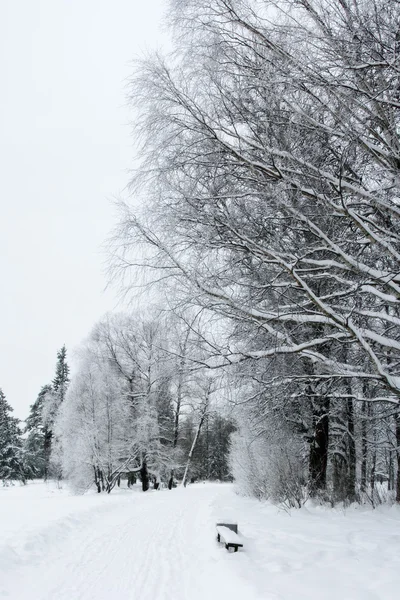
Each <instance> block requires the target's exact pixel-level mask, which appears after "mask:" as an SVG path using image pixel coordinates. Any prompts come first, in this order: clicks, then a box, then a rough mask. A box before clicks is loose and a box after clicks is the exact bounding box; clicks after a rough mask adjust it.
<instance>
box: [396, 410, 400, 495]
mask: <svg viewBox="0 0 400 600" xmlns="http://www.w3.org/2000/svg"><path fill="white" fill-rule="evenodd" d="M396 455H397V479H396V502H400V413H397V415H396Z"/></svg>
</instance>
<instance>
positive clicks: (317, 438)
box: [309, 398, 329, 496]
mask: <svg viewBox="0 0 400 600" xmlns="http://www.w3.org/2000/svg"><path fill="white" fill-rule="evenodd" d="M312 406H313V432H314V434H313V437H312V440H311V444H310V457H309V478H310V480H309V481H310V493H311V495H312V496H314V495H316V494H318V492H320V491H322V490H324V489H325V488H326V468H327V464H328V444H329V399H327V398H314V399H313V402H312Z"/></svg>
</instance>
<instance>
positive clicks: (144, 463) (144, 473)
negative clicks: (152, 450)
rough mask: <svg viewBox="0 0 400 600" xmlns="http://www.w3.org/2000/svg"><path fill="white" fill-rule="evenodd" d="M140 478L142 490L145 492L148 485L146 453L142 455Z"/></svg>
mask: <svg viewBox="0 0 400 600" xmlns="http://www.w3.org/2000/svg"><path fill="white" fill-rule="evenodd" d="M140 478H141V480H142V490H143V491H144V492H147V490H148V489H149V487H150V478H149V472H148V470H147V460H146V455H144V456H143V461H142V466H141V469H140Z"/></svg>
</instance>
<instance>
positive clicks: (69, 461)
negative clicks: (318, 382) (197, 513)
mask: <svg viewBox="0 0 400 600" xmlns="http://www.w3.org/2000/svg"><path fill="white" fill-rule="evenodd" d="M202 353H203V351H202V348H201V340H200V339H199V337H198V335H197V334H194V333H192V329H191V327H190V323H186V322H185V321H183V320H182V319H179V318H177V317H176V318H175V319H173V318H172V317H171V316H170V317H169V319H168V321H166V320H165V319H163V318H161V317H160V318H158V317H157V318H156V317H152V318H145V317H143V316H141V315H136V316H133V315H128V314H109V315H107V316H106V317H104V318H103V319H102V320H101V321H100V322H99V323H97V324H96V325H95V326H94V328H93V329H92V331H91V332H90V334H89V335H88V337H87V338H86V340H85V341H84V342H83V343H82V345H81V346H80V348H79V350H78V352H77V369H76V372H75V373H74V375H73V376H72V377H71V375H70V369H69V365H68V363H67V352H66V348H65V346H63V348H62V349H61V350H60V351H59V352H58V354H57V365H56V375H55V378H54V379H53V381H52V383H51V384H49V385H45V386H44V387H43V388H42V389H41V391H40V392H39V395H38V398H37V400H36V401H35V402H34V403H33V404H32V405H31V407H30V413H29V416H28V418H27V419H26V425H25V428H24V429H23V430H22V428H21V427H20V426H19V425H18V420H17V419H15V418H13V417H12V416H11V411H12V409H11V407H10V406H9V405H8V404H7V402H6V400H5V397H4V395H2V396H1V398H0V400H1V401H0V409H1V410H2V413H1V414H0V431H1V435H0V478H2V479H3V482H4V483H6V482H12V481H15V480H20V481H23V482H26V480H27V479H32V478H43V479H44V480H47V479H49V478H51V479H57V480H59V481H60V480H66V481H67V482H68V483H69V484H70V485H71V486H72V487H73V489H74V490H75V491H77V492H85V491H87V490H88V489H90V488H94V489H96V490H97V492H99V493H100V492H108V493H109V492H111V491H112V490H113V489H114V488H115V487H116V486H119V485H121V481H124V482H125V484H128V485H129V486H131V485H132V484H133V483H136V481H137V480H139V481H140V483H141V486H142V489H143V491H147V490H148V489H149V487H150V486H151V485H153V486H154V487H155V488H158V487H159V486H160V485H162V484H164V485H165V486H168V487H169V488H170V489H171V488H172V487H175V486H176V485H177V483H178V482H180V483H182V484H183V485H186V484H187V483H188V482H189V481H193V480H195V479H197V478H201V479H219V480H227V479H229V477H230V474H229V469H228V438H229V435H230V433H231V431H232V430H233V424H232V420H231V419H229V418H228V417H224V416H223V415H222V414H221V410H220V409H219V407H218V404H219V402H220V397H219V396H218V394H220V388H219V386H218V382H217V379H216V378H215V377H210V376H209V375H208V374H206V375H204V374H202V375H200V374H199V373H198V372H197V371H193V368H192V361H193V359H194V357H195V356H197V357H199V356H201V355H202ZM3 432H8V433H9V436H8V437H6V435H5V433H4V435H3Z"/></svg>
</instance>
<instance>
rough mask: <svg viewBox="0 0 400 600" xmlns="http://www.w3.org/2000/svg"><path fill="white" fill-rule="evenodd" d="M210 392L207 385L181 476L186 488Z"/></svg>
mask: <svg viewBox="0 0 400 600" xmlns="http://www.w3.org/2000/svg"><path fill="white" fill-rule="evenodd" d="M210 391H211V385H209V387H208V390H207V392H206V397H205V400H204V404H203V406H202V409H201V413H200V421H199V424H198V426H197V430H196V434H195V436H194V439H193V443H192V446H191V448H190V452H189V455H188V459H187V463H186V467H185V472H184V474H183V479H182V485H183V487H186V483H187V476H188V472H189V467H190V463H191V462H192V457H193V452H194V449H195V448H196V444H197V440H198V439H199V435H200V431H201V428H202V425H203V423H204V419H205V418H206V415H207V411H208V404H209V398H210Z"/></svg>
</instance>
